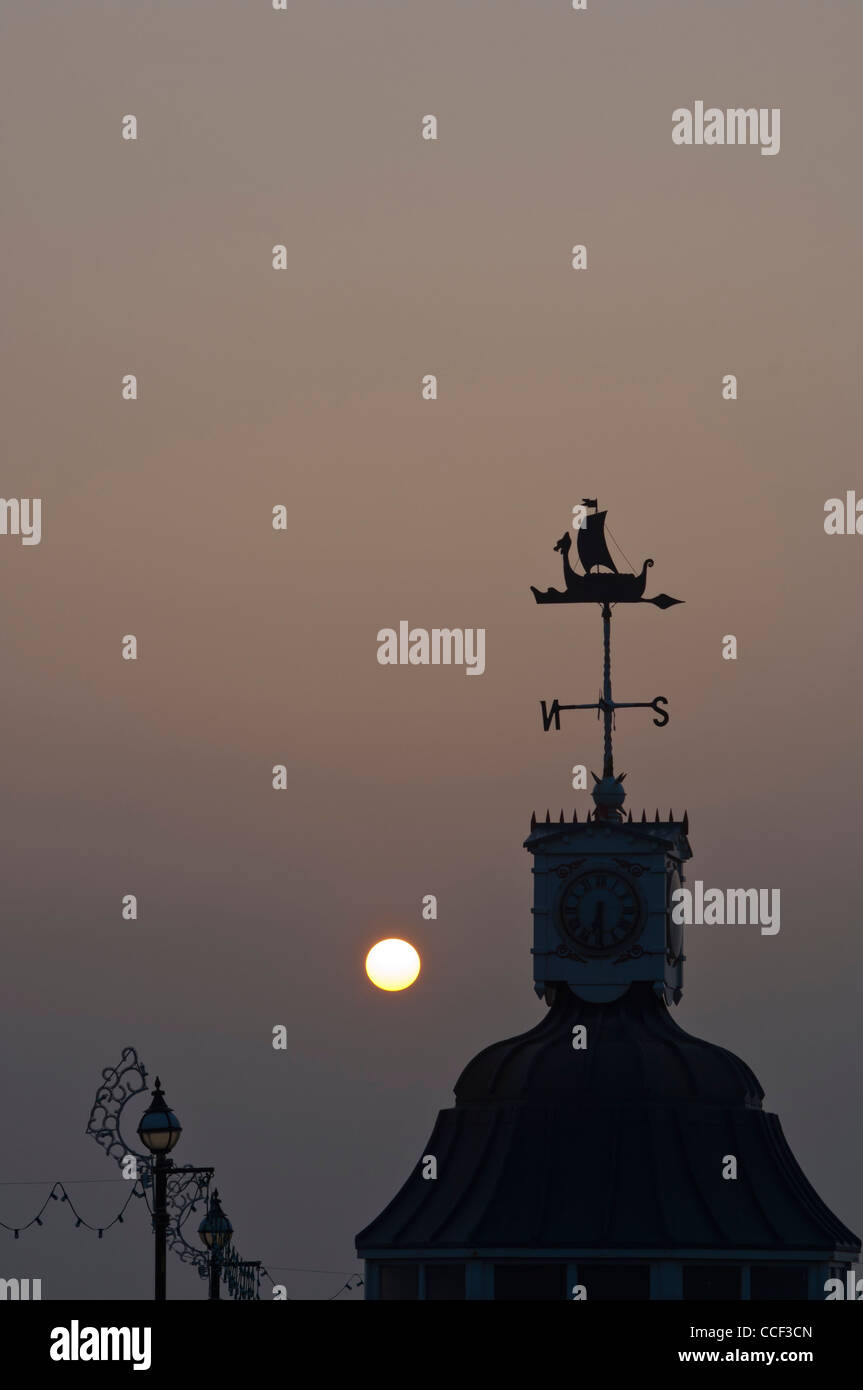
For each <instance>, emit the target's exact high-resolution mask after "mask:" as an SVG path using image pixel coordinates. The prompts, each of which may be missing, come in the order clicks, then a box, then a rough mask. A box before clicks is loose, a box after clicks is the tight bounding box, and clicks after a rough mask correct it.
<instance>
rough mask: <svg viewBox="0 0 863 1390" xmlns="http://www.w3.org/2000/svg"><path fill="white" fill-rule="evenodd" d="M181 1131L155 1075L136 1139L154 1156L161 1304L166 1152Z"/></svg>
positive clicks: (161, 1298)
mask: <svg viewBox="0 0 863 1390" xmlns="http://www.w3.org/2000/svg"><path fill="white" fill-rule="evenodd" d="M182 1132H183V1127H182V1125H181V1124H180V1121H179V1120H178V1119H177V1117H176V1115H175V1114H174V1112H173V1110H170V1109H169V1108H168V1105H167V1102H166V1100H165V1097H164V1094H163V1092H162V1083H161V1081H160V1080H159V1078H158V1076H157V1077H156V1089H155V1090H154V1091H153V1092H152V1100H151V1101H150V1105H149V1109H147V1110H146V1111H145V1112H144V1114H143V1115H142V1116H141V1123H140V1124H139V1125H138V1138H139V1139H140V1140H141V1143H142V1144H143V1145H144V1146H145V1147H146V1148H147V1149H149V1151H150V1153H151V1154H152V1155H153V1232H154V1234H155V1237H156V1280H155V1298H156V1301H157V1302H159V1303H164V1301H165V1299H166V1296H167V1292H166V1285H167V1248H168V1247H167V1236H168V1172H169V1171H170V1169H171V1168H173V1166H174V1164H173V1160H172V1159H170V1158H168V1154H169V1153H170V1152H171V1150H172V1149H173V1148H174V1146H175V1144H176V1143H177V1140H178V1139H179V1137H180V1135H181V1134H182Z"/></svg>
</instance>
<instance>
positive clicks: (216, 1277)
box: [198, 1188, 234, 1298]
mask: <svg viewBox="0 0 863 1390" xmlns="http://www.w3.org/2000/svg"><path fill="white" fill-rule="evenodd" d="M233 1234H234V1228H233V1226H232V1225H231V1223H230V1221H229V1220H228V1218H227V1216H226V1215H225V1213H224V1212H223V1211H222V1207H221V1203H220V1202H219V1189H218V1188H216V1190H215V1192H214V1193H213V1195H212V1197H211V1198H210V1209H209V1211H208V1212H207V1215H206V1216H205V1217H204V1219H203V1221H202V1222H201V1224H200V1226H199V1227H198V1235H199V1236H200V1237H201V1241H202V1242H203V1244H204V1245H205V1246H206V1247H207V1249H208V1250H209V1252H210V1298H219V1297H221V1293H220V1286H221V1279H222V1257H223V1255H224V1252H225V1251H226V1250H227V1249H228V1246H229V1245H230V1244H231V1237H232V1236H233Z"/></svg>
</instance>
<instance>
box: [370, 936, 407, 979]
mask: <svg viewBox="0 0 863 1390" xmlns="http://www.w3.org/2000/svg"><path fill="white" fill-rule="evenodd" d="M419 973H420V958H419V954H418V952H417V951H415V950H414V948H413V946H411V944H410V942H409V941H401V940H399V938H398V937H388V938H387V940H386V941H379V942H378V943H377V945H376V946H373V947H372V949H371V950H370V951H369V953H368V955H367V956H366V974H367V975H368V977H369V979H370V980H371V982H372V984H373V985H377V987H378V989H388V990H397V989H407V988H408V986H409V985H412V984H413V982H414V980H415V979H416V977H417V975H418V974H419Z"/></svg>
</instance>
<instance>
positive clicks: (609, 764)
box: [531, 497, 682, 820]
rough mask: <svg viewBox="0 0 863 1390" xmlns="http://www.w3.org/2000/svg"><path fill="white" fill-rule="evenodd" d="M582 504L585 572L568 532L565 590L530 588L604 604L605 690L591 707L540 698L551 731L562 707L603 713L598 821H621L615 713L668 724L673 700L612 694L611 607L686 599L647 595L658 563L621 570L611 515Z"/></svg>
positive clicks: (551, 597) (542, 594)
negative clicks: (649, 713)
mask: <svg viewBox="0 0 863 1390" xmlns="http://www.w3.org/2000/svg"><path fill="white" fill-rule="evenodd" d="M582 505H583V506H584V507H587V508H590V509H592V510H591V511H589V512H588V513H587V515H586V516H585V517H584V523H583V525H582V526H580V527H579V528H578V534H577V539H576V548H577V550H578V558H579V560H580V561H581V564H582V566H583V568H584V574H576V572H575V570H574V569H573V568H572V565H571V564H570V561H569V552H570V550H571V548H572V537H571V536H570V535H569V533H568V532H567V533H566V535H564V536H561V538H560V540H559V541H558V542H557V544H556V545H555V547H554V548H555V550H556V551H559V552H560V554H561V555H562V557H563V579H564V583H565V585H566V588H565V589H563V590H560V589H545V590H541V589H537V588H535V587H534V586H533V585H531V592H532V593H533V596H534V598H535V599H536V601H537V603H599V604H601V605H602V632H603V656H604V661H603V683H602V693H601V695H600V697H599V699H598V700H597V701H595V702H594V703H592V704H587V705H562V704H561V703H560V701H559V700H552V702H551V706H550V707H549V706H547V705H546V702H545V700H543V701H541V704H542V726H543V729H544V730H545V732H546V733H547V732H548V730H549V729H550V728H551V726H552V724H553V725H554V727H555V729H559V728H560V715H561V711H562V710H570V709H595V710H596V712H597V718H598V717H599V715H600V714H601V715H602V716H603V721H604V752H603V763H602V777H601V778H599V777H597V775H596V773H595V772H593V773H591V776H592V777H593V780H594V783H595V786H594V788H593V799H594V802H595V803H596V816H597V818H598V819H600V820H620V819H621V811H620V808H621V806H622V805H623V802H624V800H625V798H626V792H625V791H624V790H623V787H622V785H621V784H622V782H623V779H624V777H625V776H626V773H625V772H621V773H620V775H619V776H615V773H614V756H613V751H612V746H611V735H612V729H613V728H614V715H615V711H616V710H619V709H653V710H655V711H656V713H657V714H658V715H659V718H658V719H654V721H653V722H654V724H656V726H657V727H658V728H660V729H661V728H663V727H664V726H665V725H666V724H667V723H668V713H667V711H666V710H665V709H664V708H663V707H664V706H665V705H667V704H668V701H667V699H666V698H665V696H663V695H657V696H656V698H655V699H654V700H627V701H615V700H614V699H613V698H612V694H611V610H612V607H613V606H614V604H616V603H652V604H654V605H655V606H656V607H657V608H671V607H672V606H673V605H674V604H676V603H681V602H682V600H681V599H676V598H669V596H668V594H657V595H656V597H655V598H645V597H644V589H645V585H646V582H647V571H648V569H650V568H651V567H652V565H653V561H652V560H645V562H644V564H643V565H642V567H641V573H640V574H621V573H620V572H619V571H618V569H617V566H616V565H615V563H614V560H613V559H612V556H611V553H610V552H609V549H608V545H607V544H606V540H605V518H606V516H607V513H606V512H601V511H599V510H598V507H599V504H598V502H597V499H596V498H595V497H585V498H584V499H583V503H582Z"/></svg>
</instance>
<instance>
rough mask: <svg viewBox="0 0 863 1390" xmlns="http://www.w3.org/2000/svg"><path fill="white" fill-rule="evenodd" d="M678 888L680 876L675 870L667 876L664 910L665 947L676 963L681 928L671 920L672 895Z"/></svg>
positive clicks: (679, 949)
mask: <svg viewBox="0 0 863 1390" xmlns="http://www.w3.org/2000/svg"><path fill="white" fill-rule="evenodd" d="M679 887H680V874H679V873H678V872H677V870H676V869H675V870H674V873H671V874H669V875H668V907H667V908H666V914H665V917H666V923H667V926H666V945H667V953H668V955H669V956H670V958H671V960H672V961H676V960H677V959H678V958H679V956H680V954H681V952H682V950H683V926H682V924H681V923H679V922H675V921H673V920H672V916H671V912H672V907H673V903H674V899H673V896H672V895H673V894H674V892H675V891H676V890H677V889H678V888H679Z"/></svg>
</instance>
